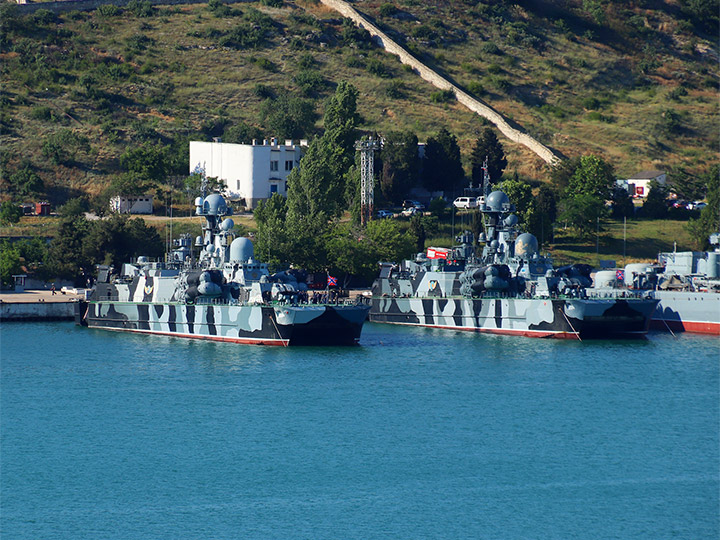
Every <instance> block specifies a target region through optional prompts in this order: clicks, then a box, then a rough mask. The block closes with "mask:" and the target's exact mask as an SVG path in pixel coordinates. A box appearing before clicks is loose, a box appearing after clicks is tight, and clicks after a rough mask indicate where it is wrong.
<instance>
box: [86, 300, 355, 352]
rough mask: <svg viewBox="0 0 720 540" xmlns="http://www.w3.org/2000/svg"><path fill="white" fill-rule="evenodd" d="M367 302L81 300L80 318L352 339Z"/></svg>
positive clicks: (167, 329)
mask: <svg viewBox="0 0 720 540" xmlns="http://www.w3.org/2000/svg"><path fill="white" fill-rule="evenodd" d="M368 310H369V306H365V305H322V306H317V305H312V306H293V305H282V304H275V305H273V304H268V305H228V304H216V305H213V304H202V303H200V304H182V303H137V302H114V301H96V302H94V301H90V302H81V303H78V306H77V318H78V319H79V320H78V322H80V324H84V325H87V326H89V327H91V328H104V329H109V330H125V331H133V332H141V333H149V334H162V335H172V336H178V337H188V338H199V339H211V340H216V341H231V342H235V343H248V344H262V345H284V346H287V345H301V344H334V345H351V344H356V343H357V342H358V340H359V339H360V332H361V330H362V325H363V323H364V321H365V318H366V316H367V312H368Z"/></svg>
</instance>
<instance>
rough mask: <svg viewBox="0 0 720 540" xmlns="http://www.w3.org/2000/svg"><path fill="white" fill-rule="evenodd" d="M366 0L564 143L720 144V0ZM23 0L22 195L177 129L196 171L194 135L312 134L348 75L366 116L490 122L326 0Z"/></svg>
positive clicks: (670, 147)
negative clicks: (46, 1) (89, 5)
mask: <svg viewBox="0 0 720 540" xmlns="http://www.w3.org/2000/svg"><path fill="white" fill-rule="evenodd" d="M353 5H354V6H355V7H356V8H357V9H359V10H360V11H362V12H363V13H364V14H366V15H367V16H369V17H371V18H372V19H373V20H374V21H375V22H376V23H377V24H378V25H379V26H381V27H382V28H383V29H384V30H385V31H387V32H389V33H390V34H391V35H392V36H393V39H395V40H397V41H398V42H400V43H402V44H404V46H405V47H406V48H407V49H408V50H409V51H410V52H412V53H413V54H415V55H416V56H417V57H418V58H420V59H422V60H423V61H424V62H425V63H427V64H428V65H429V66H431V67H432V68H433V69H436V70H438V71H439V72H441V73H442V74H443V75H445V76H447V77H449V78H451V79H452V80H453V81H454V82H455V83H456V84H458V85H460V86H462V87H464V88H466V89H467V90H468V91H469V92H471V93H472V94H474V95H476V96H477V97H479V98H481V99H483V100H485V101H486V102H487V103H489V104H491V105H492V106H493V107H494V108H496V109H497V110H499V111H500V112H502V113H503V114H504V115H506V116H507V117H509V118H511V119H512V120H514V122H516V123H517V124H518V125H520V126H522V128H524V129H525V130H526V131H528V132H529V133H530V134H531V135H533V136H534V137H536V138H537V139H538V140H539V141H541V142H542V143H544V144H546V145H548V146H551V147H553V148H554V149H555V150H556V151H558V152H560V153H562V154H563V155H565V156H568V157H571V156H578V155H582V154H587V153H593V154H597V155H600V156H602V157H603V158H604V159H606V160H607V161H608V162H610V163H612V164H613V165H614V166H615V170H616V172H617V173H618V175H619V176H628V175H631V174H632V173H634V172H637V171H638V170H642V169H649V168H652V169H665V170H667V171H668V172H669V176H670V178H671V179H672V178H684V177H687V176H695V175H699V174H702V173H704V172H706V171H708V170H709V169H710V167H711V166H712V164H714V163H716V162H717V150H718V127H719V126H720V124H719V122H718V109H717V90H718V72H717V65H718V63H717V62H718V56H717V51H715V50H714V49H713V47H715V41H716V37H717V30H718V28H717V13H718V2H717V0H707V1H703V0H693V1H690V0H667V1H659V2H650V1H644V0H636V1H630V2H628V1H605V2H600V1H598V0H554V1H550V0H547V1H543V0H537V1H530V0H528V1H515V2H511V1H490V0H486V1H471V0H465V1H442V0H438V1H434V2H427V1H420V0H404V1H402V0H401V1H398V2H394V3H382V2H376V1H369V0H358V1H355V2H353ZM13 8H14V6H13V5H11V4H6V5H3V6H2V13H1V14H0V21H1V22H0V24H1V25H2V28H1V30H2V35H1V36H0V47H1V49H0V59H1V70H2V72H1V73H2V75H1V77H2V95H1V97H0V106H1V108H2V109H1V112H0V128H1V129H2V133H1V134H0V147H1V149H2V154H1V156H0V164H1V165H2V177H1V178H0V193H1V194H2V198H3V199H4V200H7V199H13V200H20V199H22V198H27V197H32V196H34V197H42V198H49V199H50V200H51V201H52V202H54V203H56V204H60V203H63V202H64V201H65V200H67V199H68V198H70V197H74V196H77V195H81V194H88V195H91V196H92V195H97V194H99V193H101V192H102V191H103V190H105V189H106V188H107V187H108V186H109V185H110V183H111V181H112V180H113V179H114V178H116V177H117V176H118V175H119V174H120V173H121V172H123V171H127V170H129V169H128V163H129V162H130V161H131V160H130V159H129V158H128V153H129V152H132V151H134V150H136V149H137V148H140V147H142V145H145V147H148V146H152V147H154V148H163V149H165V151H166V152H167V154H166V156H169V157H168V159H167V160H166V163H165V164H164V165H163V167H164V169H163V173H164V174H165V175H167V176H174V175H187V172H188V171H187V164H188V158H187V153H188V141H189V140H196V139H201V140H208V139H209V138H211V137H223V140H224V141H227V142H241V141H243V142H249V141H250V139H252V138H269V137H272V136H277V137H280V138H286V137H293V138H301V137H304V138H311V137H312V136H313V135H315V134H317V133H319V132H320V131H321V129H322V125H321V123H320V119H321V118H322V113H323V103H324V100H325V98H327V97H328V96H330V95H331V94H332V93H333V92H334V90H335V87H336V86H337V84H338V83H339V82H341V81H346V80H347V81H352V83H353V85H355V86H356V87H357V88H358V90H359V93H360V96H359V99H358V112H359V113H360V115H361V118H362V121H361V125H360V129H361V131H365V132H377V133H381V134H382V133H384V132H387V131H389V130H398V129H403V130H411V131H413V132H414V133H415V134H417V136H418V138H419V140H421V141H423V140H425V139H427V137H428V136H431V135H433V134H435V133H437V131H438V130H439V129H440V128H442V127H445V128H447V129H448V130H449V131H450V132H451V133H453V134H454V135H456V136H457V138H458V141H459V143H460V147H461V150H462V152H463V156H464V157H465V158H467V155H468V154H469V152H470V150H471V147H472V144H473V142H474V140H475V139H476V138H477V137H478V134H479V133H480V132H481V131H482V130H483V129H484V127H485V125H486V124H485V122H484V121H483V120H482V119H481V118H479V117H477V116H476V115H474V114H473V113H471V112H469V111H468V110H466V109H464V108H463V107H462V106H460V105H459V104H457V103H456V102H455V101H454V99H453V98H452V96H448V95H446V94H445V93H443V92H441V91H438V90H437V89H435V88H433V87H432V86H431V85H430V84H428V83H426V82H424V81H422V80H421V79H420V78H419V77H417V75H415V74H414V73H413V72H412V71H411V70H408V69H406V68H405V67H403V66H402V65H401V64H400V63H399V62H398V61H397V59H395V57H393V56H391V55H388V54H386V53H384V52H383V51H382V49H380V48H378V47H377V46H376V45H375V44H373V43H372V42H371V41H370V40H369V39H368V36H367V34H366V33H365V32H363V31H361V30H358V29H357V28H355V27H354V26H353V25H352V24H349V22H348V21H346V20H343V19H342V18H341V17H339V16H338V15H337V13H335V12H333V11H332V10H330V9H329V8H327V7H325V6H323V5H322V4H320V3H318V2H314V1H310V0H295V1H287V0H286V1H281V0H264V1H262V2H241V3H238V4H232V5H225V4H223V3H222V2H220V1H218V0H211V2H210V3H209V4H207V5H189V6H168V7H151V6H150V5H149V4H147V3H143V2H141V1H136V2H133V3H131V4H130V5H129V6H128V7H127V8H122V9H121V8H118V7H116V6H113V5H110V4H108V5H105V6H102V7H101V8H99V9H97V10H96V11H94V12H87V13H85V12H70V13H64V14H58V15H56V14H53V13H51V12H49V11H46V10H40V11H38V12H37V13H35V14H32V15H27V16H22V15H20V14H19V13H18V12H17V10H15V9H13ZM501 142H502V143H503V145H504V146H505V150H506V153H507V156H508V161H509V164H508V168H507V172H513V171H517V172H519V173H520V175H521V176H524V177H526V178H529V179H534V180H540V181H544V180H546V179H547V176H548V174H547V169H546V166H545V164H544V163H543V162H542V161H541V160H539V159H538V158H537V157H536V156H534V155H533V154H531V153H530V152H529V151H528V150H527V149H525V148H524V147H521V146H519V145H516V144H513V143H510V142H509V141H507V140H505V139H501ZM136 157H137V156H136ZM150 157H151V156H150ZM149 159H150V158H148V160H149ZM147 166H148V167H151V166H152V163H148V164H147Z"/></svg>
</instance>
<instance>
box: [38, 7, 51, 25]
mask: <svg viewBox="0 0 720 540" xmlns="http://www.w3.org/2000/svg"><path fill="white" fill-rule="evenodd" d="M55 20H56V17H55V14H54V13H53V12H52V11H50V10H47V9H38V10H37V11H36V12H35V13H33V15H32V21H33V22H34V23H35V24H41V25H42V24H52V23H54V22H55Z"/></svg>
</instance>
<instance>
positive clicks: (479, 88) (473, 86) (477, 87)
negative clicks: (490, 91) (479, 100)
mask: <svg viewBox="0 0 720 540" xmlns="http://www.w3.org/2000/svg"><path fill="white" fill-rule="evenodd" d="M467 89H468V92H470V93H471V94H475V95H476V96H482V95H483V94H484V93H485V88H484V87H483V85H482V84H480V83H479V82H478V81H471V82H469V83H468V84H467Z"/></svg>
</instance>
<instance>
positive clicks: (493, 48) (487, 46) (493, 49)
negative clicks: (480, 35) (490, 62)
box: [480, 41, 503, 55]
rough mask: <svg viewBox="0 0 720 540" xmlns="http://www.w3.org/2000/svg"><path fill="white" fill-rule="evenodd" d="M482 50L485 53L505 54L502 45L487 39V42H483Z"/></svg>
mask: <svg viewBox="0 0 720 540" xmlns="http://www.w3.org/2000/svg"><path fill="white" fill-rule="evenodd" d="M480 51H481V52H483V53H485V54H496V55H501V54H503V52H502V50H501V49H500V47H498V46H497V45H495V44H494V43H493V42H492V41H486V42H485V43H483V44H482V45H481V47H480Z"/></svg>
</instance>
